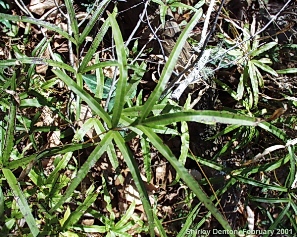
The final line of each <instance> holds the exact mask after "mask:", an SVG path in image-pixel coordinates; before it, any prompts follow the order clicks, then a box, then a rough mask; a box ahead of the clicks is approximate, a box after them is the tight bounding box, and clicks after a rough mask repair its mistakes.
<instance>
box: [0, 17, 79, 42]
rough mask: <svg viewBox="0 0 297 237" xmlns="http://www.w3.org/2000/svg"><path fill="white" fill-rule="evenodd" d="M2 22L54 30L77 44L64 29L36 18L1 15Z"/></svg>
mask: <svg viewBox="0 0 297 237" xmlns="http://www.w3.org/2000/svg"><path fill="white" fill-rule="evenodd" d="M0 20H9V21H14V22H28V23H31V24H34V25H38V26H43V27H45V28H46V29H48V30H52V31H54V32H57V33H58V34H60V35H61V36H63V37H65V38H66V39H68V40H70V41H71V42H72V43H74V44H77V42H76V40H75V39H74V38H73V37H71V36H70V35H69V34H68V33H67V32H66V31H64V30H63V29H62V28H60V27H58V26H56V25H54V24H51V23H48V22H46V21H42V20H38V19H36V18H32V17H27V16H13V15H9V14H4V13H0Z"/></svg>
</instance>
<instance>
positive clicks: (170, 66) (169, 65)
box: [140, 9, 202, 121]
mask: <svg viewBox="0 0 297 237" xmlns="http://www.w3.org/2000/svg"><path fill="white" fill-rule="evenodd" d="M201 16H202V10H201V9H199V10H198V11H197V12H196V13H195V15H194V16H193V17H192V19H191V20H190V21H189V23H188V25H187V26H186V27H185V29H184V31H183V32H182V33H181V35H180V36H179V38H178V40H177V42H176V44H175V46H174V48H173V49H172V52H171V54H170V56H169V59H168V61H167V62H166V64H165V66H164V69H163V71H162V75H161V77H160V79H159V82H158V84H157V86H156V88H155V89H154V91H153V92H152V94H151V95H150V97H149V98H148V100H147V101H146V103H145V104H144V108H143V110H142V111H141V117H140V121H142V120H144V119H145V118H146V117H147V115H148V114H149V113H150V112H151V109H152V107H153V106H154V104H155V102H156V101H157V100H159V99H160V96H161V94H162V92H163V91H164V89H165V86H166V85H167V82H168V81H169V79H170V77H171V74H172V72H173V70H174V67H175V66H176V64H177V60H178V57H179V55H180V53H181V51H182V49H183V47H184V44H185V42H186V40H187V38H188V35H189V34H190V32H191V30H192V29H193V28H194V27H195V26H196V24H197V23H198V21H199V19H200V17H201Z"/></svg>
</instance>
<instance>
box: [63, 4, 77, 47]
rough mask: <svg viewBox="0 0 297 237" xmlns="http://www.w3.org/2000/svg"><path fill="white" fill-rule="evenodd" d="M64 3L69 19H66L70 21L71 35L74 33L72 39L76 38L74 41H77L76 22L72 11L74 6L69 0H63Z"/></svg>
mask: <svg viewBox="0 0 297 237" xmlns="http://www.w3.org/2000/svg"><path fill="white" fill-rule="evenodd" d="M65 5H66V8H67V12H68V15H69V19H67V20H68V21H70V22H69V23H70V25H71V31H73V35H74V39H75V40H76V42H78V37H79V36H78V24H77V19H76V15H75V12H74V8H73V2H72V1H70V0H65ZM77 46H78V47H79V45H77Z"/></svg>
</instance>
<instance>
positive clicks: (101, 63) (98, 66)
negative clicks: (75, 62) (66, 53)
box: [79, 60, 119, 73]
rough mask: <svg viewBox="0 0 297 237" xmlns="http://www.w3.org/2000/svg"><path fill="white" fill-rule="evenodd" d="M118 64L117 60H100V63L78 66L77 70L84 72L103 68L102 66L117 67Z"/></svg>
mask: <svg viewBox="0 0 297 237" xmlns="http://www.w3.org/2000/svg"><path fill="white" fill-rule="evenodd" d="M117 66H119V63H118V61H113V60H109V61H107V62H100V63H95V64H93V65H91V66H86V67H85V68H84V69H82V68H80V69H79V72H80V73H86V72H89V71H92V70H96V69H97V68H104V67H117Z"/></svg>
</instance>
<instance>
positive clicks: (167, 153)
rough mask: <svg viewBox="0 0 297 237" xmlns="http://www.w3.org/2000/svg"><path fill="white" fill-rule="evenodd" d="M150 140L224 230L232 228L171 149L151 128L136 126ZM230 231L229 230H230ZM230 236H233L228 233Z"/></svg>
mask: <svg viewBox="0 0 297 237" xmlns="http://www.w3.org/2000/svg"><path fill="white" fill-rule="evenodd" d="M137 128H138V129H140V130H141V131H142V132H143V133H144V134H145V135H146V136H147V137H148V138H149V140H150V142H151V143H152V144H153V145H154V146H155V147H156V148H157V149H158V151H159V152H160V153H161V154H162V155H163V156H164V157H165V158H166V159H167V160H168V161H169V163H170V164H171V165H172V166H173V168H174V169H175V170H176V172H177V173H178V174H179V176H180V177H181V178H182V180H184V182H185V183H186V185H187V186H188V187H189V188H190V189H191V190H192V191H193V192H194V193H195V194H196V196H197V197H198V199H199V200H200V201H201V202H202V203H203V204H204V205H205V207H206V208H207V209H208V210H209V211H210V212H211V214H212V215H213V216H214V217H215V218H216V219H217V220H218V222H219V223H220V224H221V225H222V227H223V228H224V229H225V230H232V228H231V226H230V225H229V224H228V221H227V220H225V218H224V217H223V216H222V214H221V213H220V212H219V210H218V209H217V208H216V207H215V206H214V204H213V203H212V202H211V200H210V198H209V197H208V196H207V195H206V194H205V193H204V191H203V189H202V188H201V187H200V185H199V184H198V183H197V181H196V180H195V179H194V178H193V176H192V175H190V174H189V172H188V171H187V170H186V168H185V167H184V166H182V165H181V164H180V163H179V162H178V160H177V159H176V158H175V156H174V154H173V153H172V151H171V150H170V149H169V147H168V146H166V145H165V144H164V143H163V141H162V140H161V138H160V137H159V136H158V135H157V134H155V133H154V132H153V131H152V129H150V128H147V127H144V126H137ZM230 233H231V232H230ZM230 236H235V235H233V234H230Z"/></svg>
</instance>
